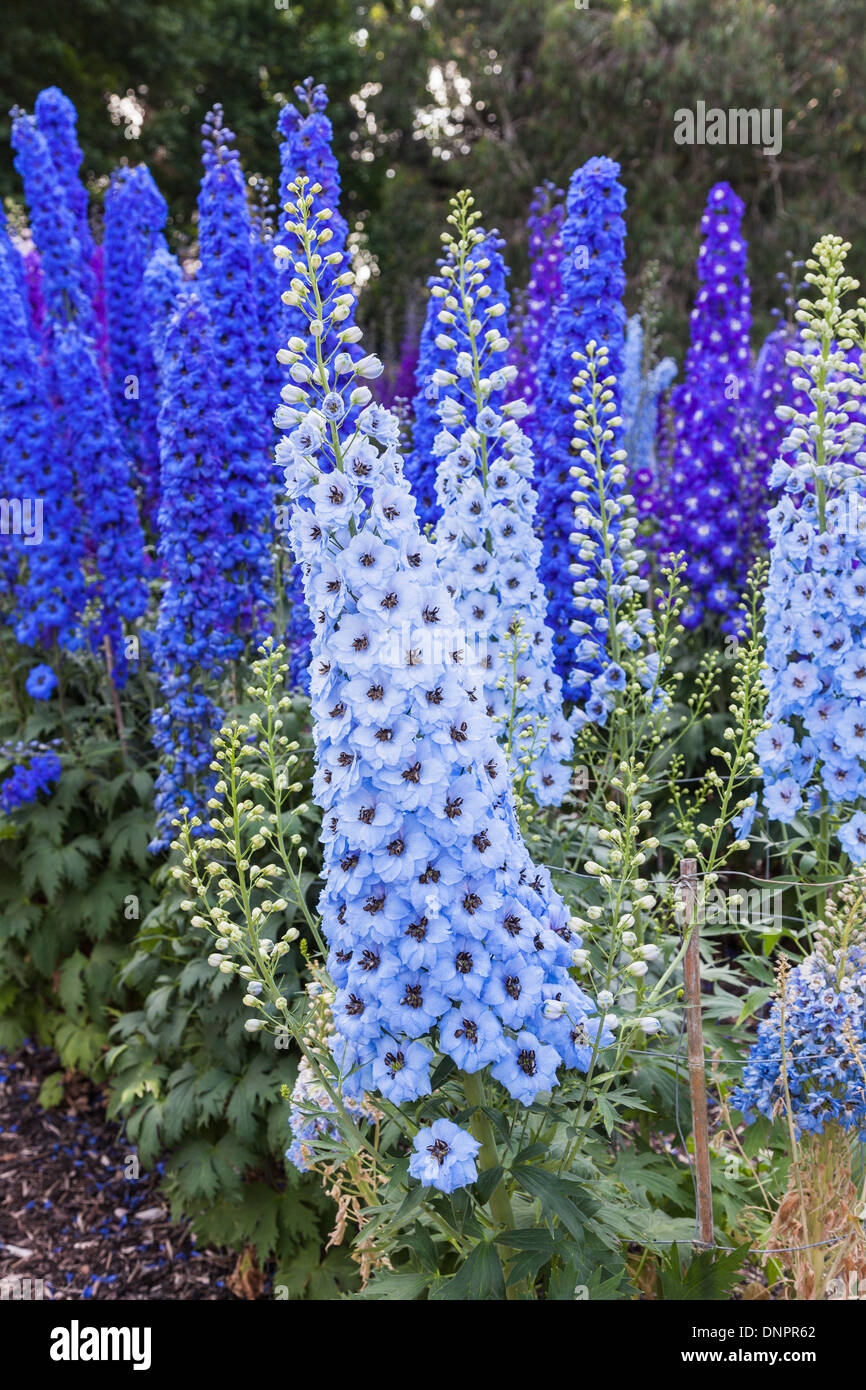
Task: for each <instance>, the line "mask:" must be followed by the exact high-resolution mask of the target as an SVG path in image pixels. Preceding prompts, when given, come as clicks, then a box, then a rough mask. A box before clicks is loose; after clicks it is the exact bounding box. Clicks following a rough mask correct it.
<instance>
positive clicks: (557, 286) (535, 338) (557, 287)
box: [510, 180, 565, 439]
mask: <svg viewBox="0 0 866 1390" xmlns="http://www.w3.org/2000/svg"><path fill="white" fill-rule="evenodd" d="M564 219H565V194H564V192H563V191H562V189H561V188H557V187H556V185H555V184H553V183H551V182H550V181H549V180H547V181H546V182H545V183H543V184H542V185H541V186H540V187H539V188H536V189H535V191H534V193H533V196H532V202H531V203H530V205H529V217H528V219H527V232H528V238H529V280H528V282H527V285H526V288H525V289H524V291H523V293H522V294H521V295H520V297H519V301H518V305H517V313H516V314H515V316H514V317H515V321H516V322H515V329H514V331H513V332H512V344H511V352H510V360H511V362H512V363H513V364H514V365H515V366H516V367H517V377H516V378H515V381H514V383H513V390H515V391H519V393H520V395H521V397H522V398H523V400H525V401H526V402H527V403H528V404H529V405H532V403H533V402H534V401H535V398H536V395H537V394H538V365H539V359H540V357H541V351H542V347H543V345H544V341H545V338H546V337H547V335H548V333H550V331H551V329H552V326H553V325H552V320H553V316H554V314H555V313H556V306H557V304H558V302H559V295H560V291H561V289H562V277H561V264H562V224H563V221H564ZM526 428H527V429H528V431H529V433H530V434H531V435H532V436H533V439H534V438H535V435H534V433H533V417H532V416H530V417H529V418H528V421H527V425H526Z"/></svg>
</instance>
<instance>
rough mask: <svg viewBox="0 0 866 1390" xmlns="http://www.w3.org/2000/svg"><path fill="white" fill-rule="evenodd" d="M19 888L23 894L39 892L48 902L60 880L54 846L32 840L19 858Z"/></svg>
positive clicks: (48, 842) (46, 841)
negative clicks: (20, 887)
mask: <svg viewBox="0 0 866 1390" xmlns="http://www.w3.org/2000/svg"><path fill="white" fill-rule="evenodd" d="M20 862H21V886H22V888H23V889H24V892H25V893H35V892H37V891H41V892H42V893H43V894H44V896H45V897H46V898H47V899H48V901H49V902H50V901H51V899H52V898H53V897H54V895H55V894H56V892H57V889H58V888H59V886H60V882H61V879H62V874H61V872H60V864H59V863H58V859H57V849H56V845H54V844H52V843H51V841H50V840H41V839H35V840H32V841H31V842H30V843H29V844H28V847H27V849H26V851H25V852H24V855H23V856H22V858H21V861H20Z"/></svg>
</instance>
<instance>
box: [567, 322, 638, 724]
mask: <svg viewBox="0 0 866 1390" xmlns="http://www.w3.org/2000/svg"><path fill="white" fill-rule="evenodd" d="M575 361H576V363H577V368H578V370H577V375H576V376H575V378H574V397H573V398H574V402H575V419H574V441H573V448H574V452H575V455H576V461H575V463H574V464H573V465H572V468H571V476H572V479H573V487H574V491H573V493H572V501H573V503H574V533H573V535H572V537H571V543H572V545H573V546H574V549H575V552H576V558H575V560H574V562H573V563H572V566H571V574H572V577H573V582H574V607H575V617H574V619H573V622H572V631H573V633H574V635H575V637H576V638H577V639H578V640H577V646H576V649H575V656H576V660H577V665H576V666H575V669H574V670H573V671H572V673H571V680H570V685H571V689H572V691H573V692H574V698H575V700H576V701H577V703H578V718H579V719H580V720H581V721H582V722H584V721H586V722H590V723H598V724H602V725H603V724H605V723H606V721H607V718H608V715H609V713H610V711H611V709H612V708H613V705H614V701H615V696H616V692H617V691H619V690H622V689H623V688H624V687H625V684H626V670H625V664H626V661H627V654H628V653H634V652H637V651H638V650H639V648H640V647H641V643H642V639H644V638H646V637H649V636H650V635H651V633H652V631H653V623H652V614H651V613H650V611H649V609H647V608H644V607H641V605H640V598H641V595H642V594H644V593H645V591H646V589H647V581H646V579H644V578H642V577H641V574H640V567H641V562H642V561H643V560H644V558H645V556H644V552H643V551H641V550H638V549H636V548H635V536H636V533H637V514H636V511H635V507H634V498H633V497H632V496H631V495H630V494H629V493H626V491H625V486H626V478H627V467H626V453H625V450H624V449H622V448H618V447H614V446H615V445H616V443H617V441H618V438H619V437H620V436H621V427H622V420H621V418H620V416H619V415H618V413H617V410H618V407H617V401H616V386H617V382H616V378H615V377H613V376H612V375H611V374H610V366H609V363H610V358H609V354H608V350H607V348H605V347H599V346H598V345H597V344H596V343H594V342H589V343H588V344H587V347H586V353H585V355H584V354H583V353H575ZM653 675H654V671H653V667H652V663H650V665H649V667H648V674H647V677H646V678H645V681H644V683H645V684H646V685H647V686H651V685H652V683H653V681H652V678H653Z"/></svg>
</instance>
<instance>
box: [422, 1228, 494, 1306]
mask: <svg viewBox="0 0 866 1390" xmlns="http://www.w3.org/2000/svg"><path fill="white" fill-rule="evenodd" d="M504 1297H505V1276H504V1275H503V1273H502V1261H501V1260H500V1258H499V1254H498V1252H497V1250H496V1248H495V1247H494V1246H493V1245H490V1244H489V1243H488V1242H487V1241H481V1242H480V1243H479V1244H478V1245H476V1246H475V1249H474V1250H473V1251H472V1252H471V1254H470V1255H469V1257H468V1259H466V1260H465V1261H464V1262H463V1264H462V1265H461V1266H460V1268H459V1270H458V1271H457V1273H456V1274H455V1275H454V1276H453V1277H452V1278H451V1279H448V1280H447V1281H446V1282H445V1283H443V1284H442V1285H440V1286H439V1288H437V1289H436V1290H435V1292H433V1293H431V1298H435V1299H437V1300H439V1299H441V1300H443V1301H449V1302H456V1301H458V1300H459V1301H469V1302H492V1301H493V1300H494V1299H503V1298H504Z"/></svg>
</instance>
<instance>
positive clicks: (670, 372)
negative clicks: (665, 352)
mask: <svg viewBox="0 0 866 1390" xmlns="http://www.w3.org/2000/svg"><path fill="white" fill-rule="evenodd" d="M645 356H646V343H645V336H644V331H643V326H642V324H641V320H640V316H639V315H638V314H634V315H633V316H632V317H631V318H630V319H629V321H628V328H627V330H626V337H625V349H624V352H623V374H622V382H621V398H622V401H621V413H622V421H623V436H622V444H623V448H624V449H625V452H626V456H627V458H628V465H629V479H630V482H631V487H632V490H633V492H634V497H635V507H636V510H637V514H638V517H639V518H640V519H641V520H643V519H645V518H646V519H648V520H650V521H651V520H652V519H653V517H654V515H655V513H656V511H657V508H658V494H659V491H660V487H661V483H660V479H659V473H658V467H657V460H656V435H657V432H658V416H659V401H660V399H661V397H662V395H663V394H664V392H665V391H667V390H668V388H669V387H670V385H671V383H672V382H673V380H674V377H675V376H676V374H677V364H676V362H675V361H674V360H673V358H672V357H663V358H662V359H661V361H659V362H654V363H652V364H651V365H648V364H647V363H646V361H645Z"/></svg>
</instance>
